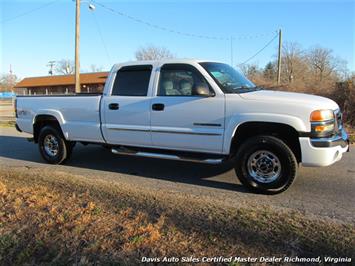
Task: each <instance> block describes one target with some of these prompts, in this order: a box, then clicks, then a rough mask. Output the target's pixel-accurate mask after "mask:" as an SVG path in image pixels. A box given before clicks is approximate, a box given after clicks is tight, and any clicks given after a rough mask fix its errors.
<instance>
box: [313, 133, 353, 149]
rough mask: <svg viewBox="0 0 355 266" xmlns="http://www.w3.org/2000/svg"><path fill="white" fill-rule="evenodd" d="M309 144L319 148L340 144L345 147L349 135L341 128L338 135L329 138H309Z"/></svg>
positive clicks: (347, 143) (347, 144)
mask: <svg viewBox="0 0 355 266" xmlns="http://www.w3.org/2000/svg"><path fill="white" fill-rule="evenodd" d="M311 144H312V146H314V147H319V148H328V147H335V146H341V147H342V148H345V147H346V146H349V137H348V134H346V132H345V130H344V129H341V131H340V132H339V134H338V135H336V136H333V137H330V138H311Z"/></svg>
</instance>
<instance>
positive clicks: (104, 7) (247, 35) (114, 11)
mask: <svg viewBox="0 0 355 266" xmlns="http://www.w3.org/2000/svg"><path fill="white" fill-rule="evenodd" d="M91 2H93V3H94V4H95V5H97V6H100V7H101V8H103V9H106V10H108V11H110V12H111V13H113V14H115V15H118V16H121V17H125V18H127V19H130V20H132V21H134V22H136V23H140V24H143V25H145V26H147V27H150V28H154V29H157V30H161V31H165V32H169V33H175V34H178V35H183V36H186V37H194V38H200V39H209V40H221V41H230V40H231V37H222V36H212V35H201V34H194V33H188V32H183V31H178V30H174V29H171V28H168V27H164V26H160V25H157V24H154V23H151V22H148V21H146V20H143V19H140V18H138V17H134V16H131V15H129V14H127V13H124V12H121V11H118V10H115V9H113V8H111V7H108V6H106V5H104V4H102V3H99V2H97V1H94V0H92V1H91ZM273 33H275V31H272V32H269V33H262V34H256V35H251V34H244V35H239V36H233V38H234V39H239V40H241V39H255V38H260V37H264V36H268V35H270V34H273Z"/></svg>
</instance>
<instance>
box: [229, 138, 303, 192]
mask: <svg viewBox="0 0 355 266" xmlns="http://www.w3.org/2000/svg"><path fill="white" fill-rule="evenodd" d="M235 171H236V174H237V176H238V178H239V180H240V182H241V183H242V184H243V185H245V186H246V187H247V188H249V189H250V190H252V191H255V192H259V193H268V194H276V193H280V192H283V191H285V190H286V189H287V188H289V187H290V186H291V184H292V183H293V181H294V179H295V177H296V172H297V160H296V158H295V155H294V154H293V152H292V151H291V149H290V148H289V147H288V146H287V145H286V144H285V143H284V142H283V141H282V140H280V139H278V138H275V137H272V136H256V137H252V138H250V139H248V140H246V141H245V143H244V144H242V145H241V147H240V148H239V149H238V152H237V155H236V165H235Z"/></svg>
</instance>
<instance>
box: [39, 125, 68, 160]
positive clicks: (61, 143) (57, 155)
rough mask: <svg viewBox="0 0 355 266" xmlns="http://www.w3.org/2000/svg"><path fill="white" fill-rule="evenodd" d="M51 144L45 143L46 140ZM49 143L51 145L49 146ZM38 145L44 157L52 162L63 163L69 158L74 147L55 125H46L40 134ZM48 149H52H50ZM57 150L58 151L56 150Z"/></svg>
mask: <svg viewBox="0 0 355 266" xmlns="http://www.w3.org/2000/svg"><path fill="white" fill-rule="evenodd" d="M48 141H49V142H50V144H47V145H46V144H45V142H48ZM48 145H51V146H50V147H48ZM38 147H39V152H40V153H41V156H42V158H43V159H44V160H45V161H46V162H48V163H51V164H61V163H63V162H64V161H65V160H66V159H67V158H69V155H70V153H71V152H72V149H73V147H71V145H70V143H69V142H67V141H66V140H65V138H64V136H63V134H62V132H61V131H60V129H58V128H56V127H54V126H44V127H43V128H41V131H40V132H39V136H38ZM46 148H47V149H46ZM48 149H49V150H50V151H48ZM55 151H56V152H55Z"/></svg>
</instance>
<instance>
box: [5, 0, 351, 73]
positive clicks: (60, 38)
mask: <svg viewBox="0 0 355 266" xmlns="http://www.w3.org/2000/svg"><path fill="white" fill-rule="evenodd" d="M95 1H96V2H98V3H103V4H104V5H106V6H107V7H110V8H113V9H115V10H117V11H121V12H124V13H127V14H129V15H132V16H135V17H138V18H140V19H142V20H145V21H149V22H150V23H153V24H157V25H161V26H163V27H166V28H171V29H174V30H176V31H182V32H187V33H192V34H201V35H212V36H221V37H226V38H228V37H230V36H234V37H236V38H237V39H236V40H235V41H234V63H236V64H238V63H241V62H244V61H245V60H246V59H247V58H249V57H250V56H252V55H253V54H255V52H257V51H258V50H259V49H260V48H262V47H263V46H264V45H265V44H266V43H267V42H268V41H269V40H270V39H271V38H272V36H273V35H272V34H273V31H275V30H276V29H278V28H280V27H281V28H282V30H283V39H284V41H285V42H286V41H287V42H291V41H296V42H298V43H300V44H301V45H302V47H303V48H309V47H312V46H315V45H320V46H322V47H326V48H330V49H332V50H333V51H334V55H335V56H339V57H341V58H343V59H345V60H346V61H347V62H348V68H349V69H350V70H352V71H354V70H355V62H354V61H355V60H354V54H355V42H354V35H355V26H354V25H355V23H354V22H355V21H354V17H355V14H354V13H355V2H354V1H351V0H348V1H342V0H337V1H336V0H334V1H316V0H313V1H295V0H293V1H280V0H279V1H260V0H259V1H217V0H215V1H196V0H195V1H184V0H180V1H132V0H131V1H106V0H95ZM0 2H1V5H0V21H3V23H1V24H0V45H1V50H0V51H1V52H0V53H1V54H0V56H1V69H0V73H7V72H8V71H9V65H10V64H11V65H12V68H13V71H14V73H15V74H17V75H18V76H19V77H21V78H23V77H26V76H40V75H47V73H48V67H47V66H46V65H47V63H48V61H50V60H60V59H65V58H66V59H74V23H75V3H74V2H73V1H72V0H58V1H55V2H54V3H53V4H50V5H48V6H46V7H43V8H41V9H39V10H37V11H33V12H31V13H28V14H27V15H23V16H19V17H17V16H18V15H22V14H23V13H26V12H28V11H31V10H33V9H35V8H37V7H41V6H43V5H44V4H45V3H50V2H53V0H41V1H39V0H38V1H32V0H27V1H25V0H22V1H20V0H0ZM81 13H82V16H81V69H82V70H88V69H89V67H90V65H91V64H95V65H96V66H99V67H103V69H104V70H108V69H109V68H110V67H111V65H112V64H113V63H117V62H122V61H128V60H133V59H134V53H135V51H136V50H137V48H139V47H140V46H144V45H147V44H153V45H158V46H164V47H166V48H168V49H169V50H171V51H172V52H173V53H174V54H175V55H176V56H177V57H180V58H203V59H211V60H219V61H224V62H227V63H230V61H231V59H230V50H231V49H230V41H223V40H208V39H199V38H194V37H186V36H181V35H178V34H175V33H170V32H165V31H161V30H157V29H154V28H151V27H148V26H146V25H143V24H140V23H137V22H134V21H132V20H129V19H127V18H126V17H121V16H117V15H115V14H112V13H110V12H109V11H107V10H106V9H103V8H102V7H100V6H98V5H96V10H95V11H94V13H92V12H91V11H89V9H88V6H87V4H85V3H83V4H82V12H81ZM15 17H17V18H15ZM95 18H96V21H97V22H98V25H99V27H98V26H97V23H95ZM4 20H5V21H4ZM98 28H100V29H101V33H102V36H103V39H104V43H105V46H106V47H107V52H106V50H105V48H104V44H103V42H102V40H101V38H100V33H99V30H98ZM246 34H248V35H251V36H254V38H249V39H248V38H241V39H238V37H239V36H243V35H246ZM262 34H265V35H262ZM259 35H262V36H259ZM276 50H277V40H274V42H273V43H272V44H271V45H270V46H268V47H267V48H266V49H265V50H264V51H263V52H262V53H260V54H259V55H258V56H257V57H255V58H254V59H253V60H251V61H250V63H256V64H259V65H260V66H264V65H265V64H266V63H267V62H268V61H270V60H273V59H274V58H275V56H276Z"/></svg>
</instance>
